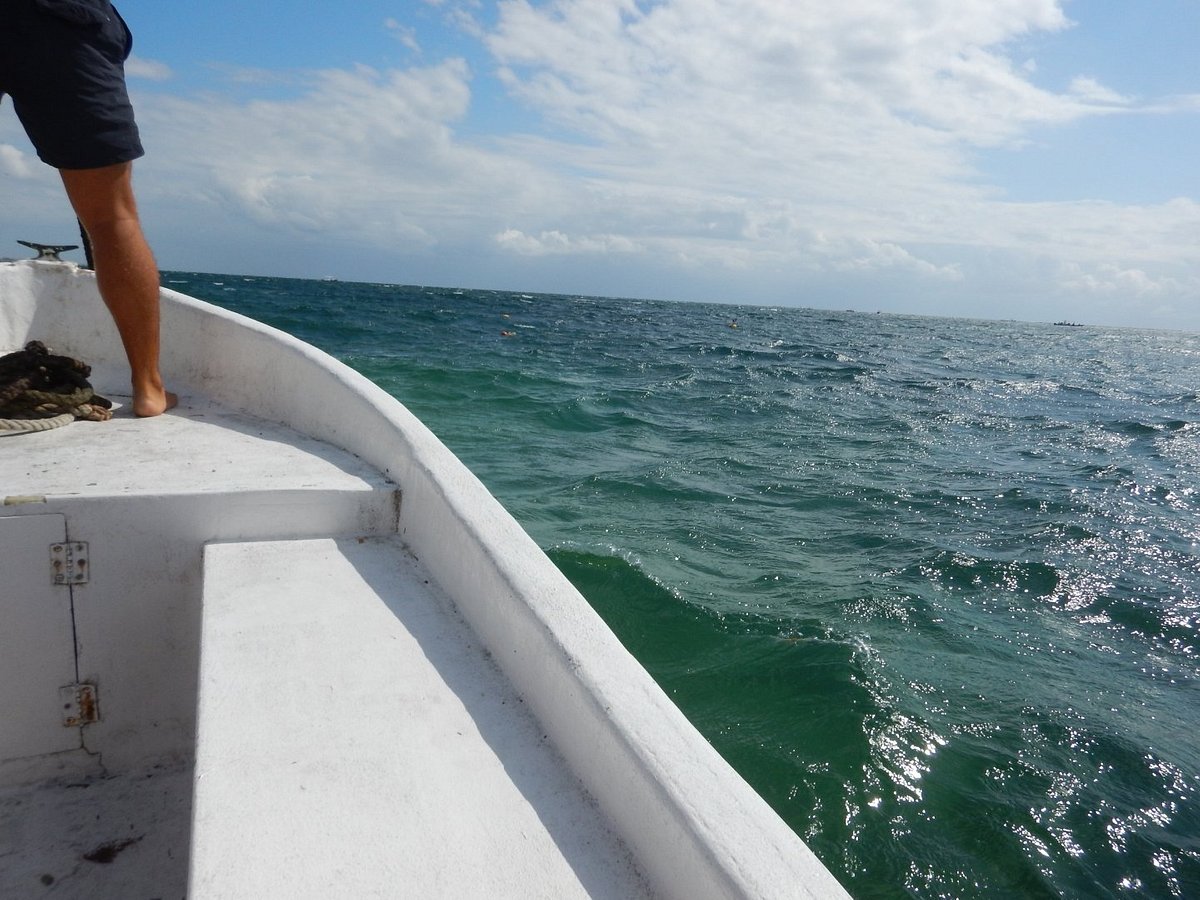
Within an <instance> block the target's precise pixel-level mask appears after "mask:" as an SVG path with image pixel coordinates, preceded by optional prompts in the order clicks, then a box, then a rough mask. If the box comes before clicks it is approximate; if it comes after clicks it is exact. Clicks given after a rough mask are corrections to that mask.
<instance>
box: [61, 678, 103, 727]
mask: <svg viewBox="0 0 1200 900" xmlns="http://www.w3.org/2000/svg"><path fill="white" fill-rule="evenodd" d="M58 701H59V703H60V704H61V705H62V710H63V720H62V723H63V727H65V728H77V727H79V726H80V725H91V724H92V723H93V722H99V721H100V704H99V702H98V699H97V696H96V686H95V685H94V684H88V683H87V682H86V681H85V682H81V683H79V684H64V685H63V686H62V687H60V688H59V689H58Z"/></svg>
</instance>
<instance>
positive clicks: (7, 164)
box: [0, 144, 38, 178]
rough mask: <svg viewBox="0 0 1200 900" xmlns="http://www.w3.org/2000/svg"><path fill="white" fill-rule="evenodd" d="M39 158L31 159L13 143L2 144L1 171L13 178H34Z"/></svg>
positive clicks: (0, 147)
mask: <svg viewBox="0 0 1200 900" xmlns="http://www.w3.org/2000/svg"><path fill="white" fill-rule="evenodd" d="M37 164H38V162H37V160H31V159H30V158H29V156H27V155H26V154H24V153H22V152H21V151H20V150H18V149H17V148H16V147H14V146H13V145H12V144H0V172H3V173H4V174H5V175H7V176H9V177H12V178H32V177H33V173H34V167H35V165H37Z"/></svg>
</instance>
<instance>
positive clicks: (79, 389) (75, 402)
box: [0, 341, 112, 437]
mask: <svg viewBox="0 0 1200 900" xmlns="http://www.w3.org/2000/svg"><path fill="white" fill-rule="evenodd" d="M91 374H92V369H91V366H89V365H87V364H86V363H83V362H80V361H79V360H77V359H72V358H71V357H69V356H57V355H55V354H53V353H51V352H50V350H49V349H48V348H47V347H46V345H45V344H43V343H42V342H41V341H30V342H29V343H28V344H26V345H25V349H24V350H18V351H17V352H15V353H9V354H8V355H7V356H0V437H3V436H7V435H14V434H28V433H30V432H36V431H49V430H50V429H52V428H61V427H62V426H63V425H68V424H70V423H71V422H73V421H75V420H76V419H88V420H91V421H93V422H104V421H106V420H108V419H111V418H112V402H111V401H109V400H107V399H105V398H104V397H101V396H99V395H98V394H97V393H96V392H95V391H93V390H92V386H91V384H89V383H88V380H87V378H88V376H89V375H91Z"/></svg>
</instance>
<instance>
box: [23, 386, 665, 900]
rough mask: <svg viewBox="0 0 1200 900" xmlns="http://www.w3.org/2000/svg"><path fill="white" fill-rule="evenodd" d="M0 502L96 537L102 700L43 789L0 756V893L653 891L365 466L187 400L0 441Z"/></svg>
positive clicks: (394, 494) (83, 645)
mask: <svg viewBox="0 0 1200 900" xmlns="http://www.w3.org/2000/svg"><path fill="white" fill-rule="evenodd" d="M0 503H4V504H5V505H4V506H3V507H0V517H10V519H8V520H5V519H0V521H8V522H9V526H13V525H15V526H21V525H25V524H33V522H34V520H37V521H38V522H42V521H45V520H47V519H53V518H54V517H57V516H61V517H62V518H63V519H64V521H65V523H66V532H67V537H68V538H69V539H70V540H72V541H87V542H88V543H89V548H90V549H89V556H90V567H91V570H92V571H91V577H90V580H89V582H88V583H87V584H85V585H81V586H77V587H75V588H73V589H72V595H73V601H72V606H73V611H74V615H75V617H76V620H77V621H76V627H77V628H78V630H79V635H78V641H77V652H78V662H77V665H78V668H79V677H80V678H81V679H83V680H87V679H88V676H89V673H95V674H94V675H93V677H92V679H91V680H94V681H95V682H96V683H97V684H98V691H99V706H100V710H101V720H100V721H99V722H98V723H96V724H93V725H89V726H86V727H85V728H82V729H74V731H76V732H78V734H79V737H78V738H77V739H76V740H77V744H78V748H76V749H66V750H64V751H63V752H60V753H58V754H56V755H54V756H53V757H52V758H51V760H50V764H49V766H48V767H47V769H46V771H44V772H42V773H41V777H40V779H39V780H31V778H32V776H30V775H29V774H27V773H25V772H23V771H22V770H21V769H20V767H16V768H14V767H12V766H9V767H8V769H7V770H5V769H0V775H4V774H5V773H6V772H7V774H8V775H9V776H11V778H10V783H7V784H4V783H2V782H0V896H3V897H39V896H48V897H50V896H53V897H80V898H84V897H86V898H100V900H102V898H107V897H112V898H124V897H132V896H146V897H151V896H153V897H180V896H183V895H184V893H185V892H188V895H189V896H192V897H196V898H203V897H251V896H253V897H306V896H308V897H368V896H389V897H390V896H397V897H399V896H412V897H443V896H444V897H466V896H488V897H539V896H541V897H554V898H558V897H575V896H579V897H582V896H590V897H612V898H619V897H620V898H623V897H635V896H644V895H646V894H647V893H648V890H647V888H646V886H645V883H644V881H643V879H642V878H641V876H640V875H639V874H638V871H637V869H636V867H635V866H634V864H633V862H632V861H631V858H630V856H629V854H628V852H627V851H626V849H625V847H624V846H623V845H622V843H621V842H620V840H619V839H617V838H616V837H615V836H614V835H613V834H612V832H611V831H610V830H609V828H608V826H607V825H606V823H605V820H604V818H603V817H602V816H601V815H600V814H599V813H598V812H597V810H596V809H595V807H594V805H593V804H592V803H591V802H590V800H589V798H588V797H587V796H586V794H585V792H584V790H583V789H582V788H581V786H580V785H579V783H578V781H577V780H576V779H575V778H574V777H573V776H572V775H571V774H570V773H569V771H568V770H567V768H566V766H565V765H564V764H563V762H562V761H561V759H560V758H559V756H558V755H557V753H556V751H555V750H554V749H553V748H552V747H551V746H550V744H549V743H548V742H547V741H546V740H545V738H544V735H543V733H542V730H541V729H540V728H539V727H538V725H537V724H536V722H535V720H534V718H533V716H531V715H530V714H528V712H527V711H525V710H524V709H523V706H524V704H523V701H522V698H521V697H520V696H518V694H517V692H516V691H514V690H513V689H512V687H511V686H510V685H509V683H508V682H507V681H506V680H505V679H504V678H503V677H502V676H501V675H500V673H499V671H498V669H497V668H496V666H495V665H494V664H493V662H492V660H491V659H490V658H489V656H488V655H487V653H486V652H484V650H483V649H482V648H481V646H480V644H479V642H478V641H477V640H476V638H475V637H474V635H473V633H472V632H471V630H470V628H469V627H468V626H467V625H466V624H465V623H464V622H463V621H462V620H461V618H460V617H459V616H458V615H457V613H456V612H455V611H454V609H453V606H452V604H451V603H449V601H447V600H446V598H445V597H444V596H443V595H442V593H441V591H440V590H439V588H438V586H437V585H436V584H433V583H431V581H432V579H431V578H430V577H429V575H428V574H427V573H426V572H425V570H424V569H423V568H422V566H421V564H420V563H419V562H418V561H417V560H416V559H414V558H413V557H412V555H411V554H410V553H409V552H408V551H407V550H406V549H405V548H404V547H403V546H402V544H401V543H400V540H399V538H398V537H396V535H395V530H396V519H397V514H398V507H399V503H400V498H399V492H398V490H397V488H396V486H395V485H394V484H392V483H391V482H389V481H388V480H387V479H386V478H384V477H383V476H382V475H380V474H379V473H378V472H377V471H375V470H374V469H372V468H370V467H369V466H367V465H366V464H364V463H363V462H362V461H361V460H359V459H358V458H357V457H355V456H353V455H351V454H349V453H346V452H345V451H342V450H339V449H336V448H333V447H331V446H329V445H327V444H324V443H321V442H319V441H315V440H312V439H309V438H305V437H302V436H300V435H298V434H296V433H295V432H293V431H291V430H289V429H287V428H284V427H281V426H277V425H272V424H269V423H265V422H262V421H259V420H257V419H254V418H252V417H249V416H245V415H242V414H238V413H233V412H229V411H227V410H223V409H221V408H219V407H217V406H215V405H213V404H211V403H208V402H199V403H197V402H194V401H188V400H186V399H185V403H184V405H183V406H181V408H180V409H178V410H176V411H174V412H172V413H170V414H168V415H166V416H163V417H160V418H157V419H153V420H136V419H133V418H132V417H130V416H128V414H127V413H125V412H124V411H123V410H120V409H119V410H118V415H117V417H116V418H114V419H113V420H112V421H110V422H106V423H90V422H77V423H74V424H72V425H70V426H67V427H65V428H62V429H58V430H55V431H50V432H45V433H40V434H31V435H22V436H18V437H6V438H3V439H0ZM11 517H17V518H21V517H32V518H30V519H28V520H26V521H23V522H16V523H13V522H11ZM117 533H119V536H120V541H117V540H115V538H116V537H117ZM106 534H107V535H108V536H107V537H106ZM130 543H132V544H133V547H132V548H130V547H128V546H126V545H128V544H130ZM119 547H120V549H118V548H119ZM206 547H207V549H205V548H206ZM0 561H2V562H3V567H4V568H5V569H6V570H8V568H9V567H10V566H22V565H25V563H26V562H27V560H26V559H25V558H24V557H23V556H21V548H20V547H15V546H13V545H12V542H11V541H9V542H7V545H6V546H5V547H4V548H0ZM28 562H29V564H30V565H33V566H39V565H45V560H44V557H43V558H41V559H38V558H36V554H35V555H34V557H33V558H31V559H30V560H28ZM10 624H13V623H0V626H7V625H10ZM122 636H123V637H124V640H122V639H121V637H122ZM6 637H8V638H10V639H11V638H12V633H11V632H9V633H8V634H7V635H6ZM101 644H112V645H113V646H112V647H110V648H109V649H107V650H102V649H99V647H100V645H101ZM198 654H199V655H200V657H202V658H198ZM5 657H6V658H8V659H11V658H12V657H11V655H10V654H5ZM11 667H12V666H11V665H8V666H6V663H5V662H4V660H3V659H0V682H4V683H7V685H8V687H3V686H0V693H3V692H4V691H5V690H8V691H9V694H7V695H4V697H0V699H2V700H4V701H5V702H6V703H8V704H9V705H12V704H17V705H20V703H21V699H20V698H19V697H12V696H11V694H12V689H19V688H20V686H21V685H22V680H23V678H25V677H26V675H27V673H25V672H22V671H9V670H8V669H9V668H11ZM197 671H198V672H199V674H198V675H197ZM123 673H124V674H123ZM59 680H62V679H61V678H60V679H59ZM68 680H69V678H68ZM134 681H139V682H149V683H154V684H157V685H160V687H159V688H158V689H157V690H151V691H150V692H149V697H148V699H147V697H145V696H143V692H139V690H138V689H137V686H136V685H135V684H133V683H131V682H134ZM44 687H45V685H42V686H41V688H44ZM41 688H39V689H41ZM135 698H136V700H135ZM197 698H199V699H197ZM127 701H129V702H128V703H127ZM131 703H135V704H136V706H137V708H136V709H129V708H127V706H128V705H129V704H131ZM197 709H198V719H197ZM139 719H149V720H150V721H151V724H153V725H154V726H155V727H154V728H153V731H154V732H155V737H153V738H146V737H145V736H144V735H142V736H138V737H132V736H130V735H131V734H132V732H133V731H134V730H135V721H136V720H139ZM159 725H161V728H159V727H158V726H159ZM197 729H198V732H199V733H198V736H197V735H196V731H197ZM160 731H162V732H165V733H166V735H167V736H166V737H163V736H162V735H159V734H158V732H160ZM110 746H111V749H104V748H106V747H110ZM96 747H100V748H102V749H100V751H99V752H98V753H97V752H96V751H95V749H94V748H96ZM193 748H194V755H193ZM193 768H194V771H193ZM14 773H15V774H14ZM193 782H194V784H195V793H194V799H193ZM193 817H194V821H195V823H196V827H195V829H194V832H193V828H192V821H193ZM193 841H194V843H193ZM189 845H191V846H190V848H189ZM189 857H190V858H189ZM189 864H190V866H191V868H192V876H191V877H192V882H191V885H190V890H189V885H188V875H189Z"/></svg>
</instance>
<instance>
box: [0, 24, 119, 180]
mask: <svg viewBox="0 0 1200 900" xmlns="http://www.w3.org/2000/svg"><path fill="white" fill-rule="evenodd" d="M132 47H133V36H132V35H131V34H130V33H129V28H128V27H127V26H126V25H125V21H124V19H122V18H121V16H120V14H119V13H118V12H117V11H116V9H114V8H113V5H112V3H111V2H110V0H4V3H3V6H2V7H0V94H8V95H10V96H11V97H12V101H13V109H14V110H16V113H17V117H18V118H19V119H20V120H21V124H22V125H24V126H25V132H26V133H27V134H28V135H29V140H30V141H31V142H32V143H33V146H34V148H35V149H36V150H37V154H38V157H39V158H41V160H42V161H43V162H45V163H48V164H50V165H52V166H54V167H55V168H56V169H98V168H100V167H102V166H111V165H115V164H116V163H123V162H128V161H129V160H132V159H137V158H138V157H139V156H141V155H142V153H143V150H142V143H141V140H140V138H139V137H138V128H137V123H136V122H135V121H134V118H133V106H132V104H130V102H129V94H128V92H127V91H126V89H125V60H126V59H128V58H129V51H130V50H131V49H132Z"/></svg>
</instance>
